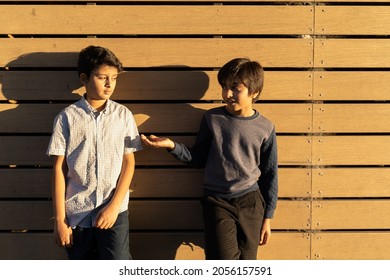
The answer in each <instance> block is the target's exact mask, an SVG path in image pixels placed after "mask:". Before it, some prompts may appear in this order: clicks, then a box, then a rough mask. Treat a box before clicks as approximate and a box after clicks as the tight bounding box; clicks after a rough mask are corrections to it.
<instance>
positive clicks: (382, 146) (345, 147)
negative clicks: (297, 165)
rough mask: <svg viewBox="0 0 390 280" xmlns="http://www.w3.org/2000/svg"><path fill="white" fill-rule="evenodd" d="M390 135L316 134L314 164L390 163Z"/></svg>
mask: <svg viewBox="0 0 390 280" xmlns="http://www.w3.org/2000/svg"><path fill="white" fill-rule="evenodd" d="M389 145H390V137H389V136H376V135H372V136H314V137H313V164H314V165H387V164H390V150H389V149H388V147H389Z"/></svg>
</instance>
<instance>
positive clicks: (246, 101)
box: [222, 81, 257, 117]
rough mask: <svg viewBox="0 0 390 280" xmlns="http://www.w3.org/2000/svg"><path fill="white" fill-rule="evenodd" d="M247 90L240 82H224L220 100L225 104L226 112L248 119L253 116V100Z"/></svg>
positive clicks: (252, 96) (253, 95)
mask: <svg viewBox="0 0 390 280" xmlns="http://www.w3.org/2000/svg"><path fill="white" fill-rule="evenodd" d="M256 95H257V94H256V93H255V94H249V91H248V88H247V87H246V86H245V85H244V84H243V83H241V82H237V81H226V84H223V85H222V98H223V100H224V101H225V102H226V105H227V109H228V111H229V112H230V113H231V114H233V115H237V116H241V117H249V116H252V115H253V98H254V97H256Z"/></svg>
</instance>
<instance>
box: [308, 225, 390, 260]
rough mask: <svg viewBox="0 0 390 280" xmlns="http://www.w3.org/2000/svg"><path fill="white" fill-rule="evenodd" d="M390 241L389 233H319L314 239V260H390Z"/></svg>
mask: <svg viewBox="0 0 390 280" xmlns="http://www.w3.org/2000/svg"><path fill="white" fill-rule="evenodd" d="M389 241H390V233H389V232H381V231H373V232H319V233H316V234H315V235H313V237H312V259H320V260H388V259H390V246H389V245H390V244H389Z"/></svg>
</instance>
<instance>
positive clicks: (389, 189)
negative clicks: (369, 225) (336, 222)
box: [312, 167, 390, 198]
mask: <svg viewBox="0 0 390 280" xmlns="http://www.w3.org/2000/svg"><path fill="white" fill-rule="evenodd" d="M389 171H390V170H389V168H387V167H374V168H364V167H358V168H318V169H313V171H312V173H313V176H312V188H313V197H324V198H325V197H331V198H332V197H333V198H337V197H355V198H362V197H384V198H385V197H390V172H389Z"/></svg>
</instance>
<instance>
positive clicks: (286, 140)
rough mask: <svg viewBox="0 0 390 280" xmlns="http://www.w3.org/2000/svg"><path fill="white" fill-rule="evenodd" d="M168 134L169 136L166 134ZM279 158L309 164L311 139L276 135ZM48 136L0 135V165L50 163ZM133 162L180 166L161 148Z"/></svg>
mask: <svg viewBox="0 0 390 280" xmlns="http://www.w3.org/2000/svg"><path fill="white" fill-rule="evenodd" d="M166 136H168V137H169V135H166ZM171 138H172V140H174V141H177V142H182V143H184V144H185V145H189V146H192V145H193V144H194V142H195V138H194V137H192V136H181V137H179V136H178V137H176V136H175V137H171ZM277 139H278V140H277V141H278V150H279V151H278V159H279V163H280V164H282V165H292V166H293V165H298V166H300V165H310V164H311V142H310V141H311V140H310V137H306V136H278V137H277ZM49 140H50V137H49V136H19V137H18V136H0V154H1V155H2V156H1V158H0V165H32V166H51V165H52V163H53V162H52V161H53V159H52V158H50V157H48V156H47V155H46V150H47V147H48V145H49ZM135 156H136V164H137V165H143V166H153V165H156V166H162V165H166V166H174V165H181V166H182V164H181V163H179V162H178V160H176V159H174V158H173V157H172V156H171V155H170V154H168V153H167V152H166V151H163V150H160V149H159V150H156V149H152V148H148V147H145V149H144V150H142V151H140V152H137V154H136V155H135Z"/></svg>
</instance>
